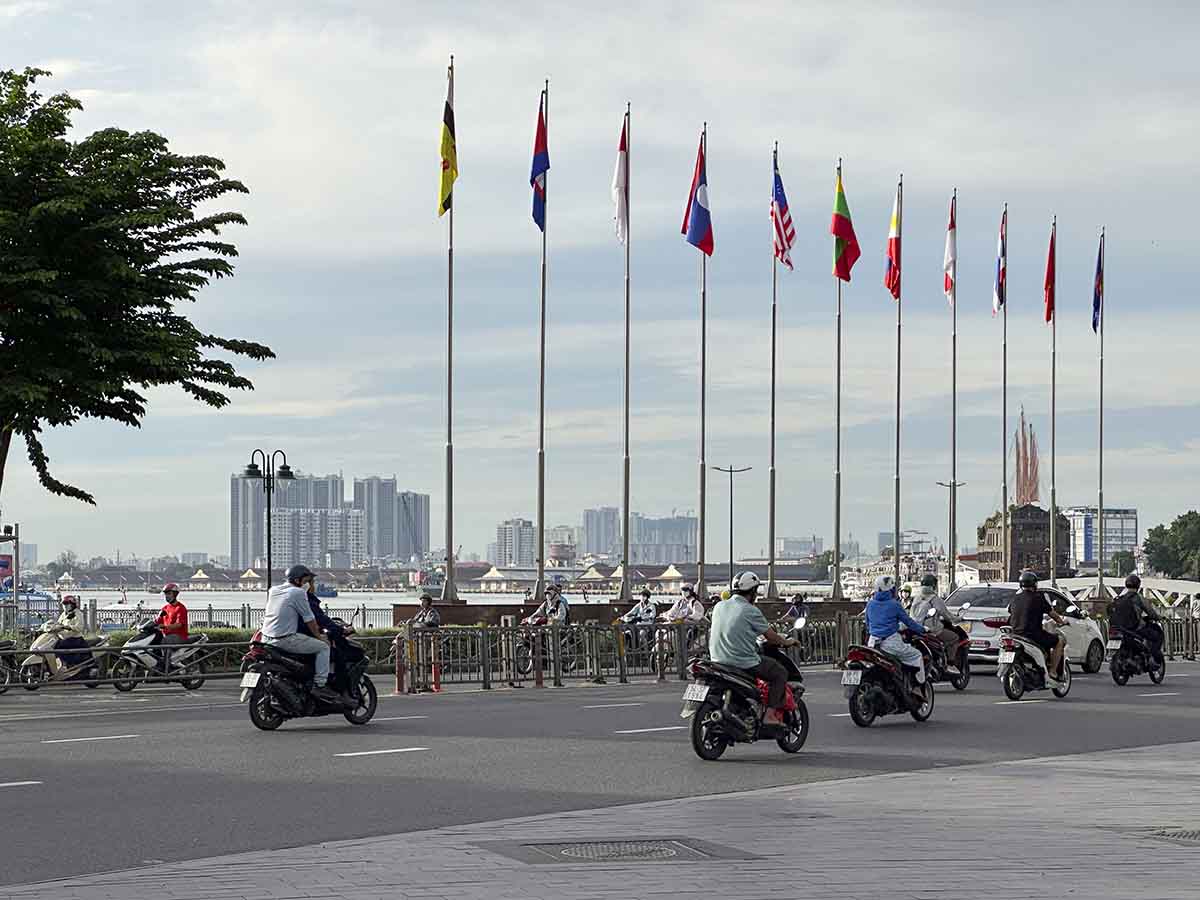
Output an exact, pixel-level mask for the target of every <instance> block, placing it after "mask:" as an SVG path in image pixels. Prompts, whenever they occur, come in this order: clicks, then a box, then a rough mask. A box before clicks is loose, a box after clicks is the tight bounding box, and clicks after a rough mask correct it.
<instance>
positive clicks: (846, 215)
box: [829, 167, 862, 281]
mask: <svg viewBox="0 0 1200 900" xmlns="http://www.w3.org/2000/svg"><path fill="white" fill-rule="evenodd" d="M829 233H830V234H832V235H833V237H834V241H833V274H834V276H835V277H837V278H840V279H841V280H842V281H849V280H850V270H851V269H852V268H853V267H854V264H855V263H856V262H858V258H859V257H860V256H862V250H861V249H860V248H859V246H858V238H857V237H855V235H854V223H852V222H851V221H850V206H849V205H848V204H847V203H846V192H845V190H843V189H842V170H841V168H840V167H839V168H838V175H837V190H836V192H835V193H834V195H833V220H832V221H831V222H830V223H829Z"/></svg>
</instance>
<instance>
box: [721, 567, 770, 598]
mask: <svg viewBox="0 0 1200 900" xmlns="http://www.w3.org/2000/svg"><path fill="white" fill-rule="evenodd" d="M760 584H762V581H760V580H759V577H758V576H757V575H755V574H754V573H753V572H739V573H738V574H737V575H736V576H735V577H734V579H733V581H731V582H730V583H729V589H730V590H731V591H733V592H734V593H735V594H746V595H747V596H750V597H753V596H754V595H755V594H757V593H758V587H759V585H760Z"/></svg>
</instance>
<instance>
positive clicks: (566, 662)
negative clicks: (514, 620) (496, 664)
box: [513, 615, 579, 675]
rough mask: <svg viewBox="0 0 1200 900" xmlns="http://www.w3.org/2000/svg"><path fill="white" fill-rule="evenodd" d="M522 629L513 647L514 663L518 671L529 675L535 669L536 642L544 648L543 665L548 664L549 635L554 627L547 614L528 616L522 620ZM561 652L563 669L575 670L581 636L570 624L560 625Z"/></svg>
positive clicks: (566, 670) (577, 662)
mask: <svg viewBox="0 0 1200 900" xmlns="http://www.w3.org/2000/svg"><path fill="white" fill-rule="evenodd" d="M521 627H522V629H523V630H522V631H521V633H520V634H519V635H518V636H517V640H516V646H515V647H514V648H513V654H514V661H513V662H514V665H515V666H516V669H517V672H519V673H520V674H521V675H528V674H529V673H530V672H532V671H533V659H534V652H535V646H534V643H535V642H540V643H541V645H542V646H541V649H542V665H546V664H547V661H548V660H549V658H550V656H549V652H548V651H549V647H550V642H549V636H550V634H551V633H552V631H553V629H552V628H551V626H550V620H549V619H548V618H547V617H546V616H537V615H534V616H526V617H525V618H524V619H522V620H521ZM559 632H560V637H559V652H560V654H561V656H560V659H561V660H562V670H563V671H564V672H574V671H575V669H576V668H577V667H578V665H579V659H578V657H579V652H578V650H579V636H578V635H577V634H576V633H575V631H574V629H572V628H571V626H570V625H560V626H559Z"/></svg>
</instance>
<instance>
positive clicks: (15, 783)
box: [0, 781, 41, 788]
mask: <svg viewBox="0 0 1200 900" xmlns="http://www.w3.org/2000/svg"><path fill="white" fill-rule="evenodd" d="M35 784H41V782H40V781H0V788H6V787H32V786H33V785H35Z"/></svg>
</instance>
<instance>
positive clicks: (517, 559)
mask: <svg viewBox="0 0 1200 900" xmlns="http://www.w3.org/2000/svg"><path fill="white" fill-rule="evenodd" d="M536 560H537V531H536V530H535V529H534V527H533V523H532V522H530V521H529V520H528V519H509V520H508V521H506V522H501V523H500V524H499V525H497V526H496V562H495V564H496V565H498V566H513V567H516V568H529V567H530V566H532V565H533V564H534V562H535V561H536Z"/></svg>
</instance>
